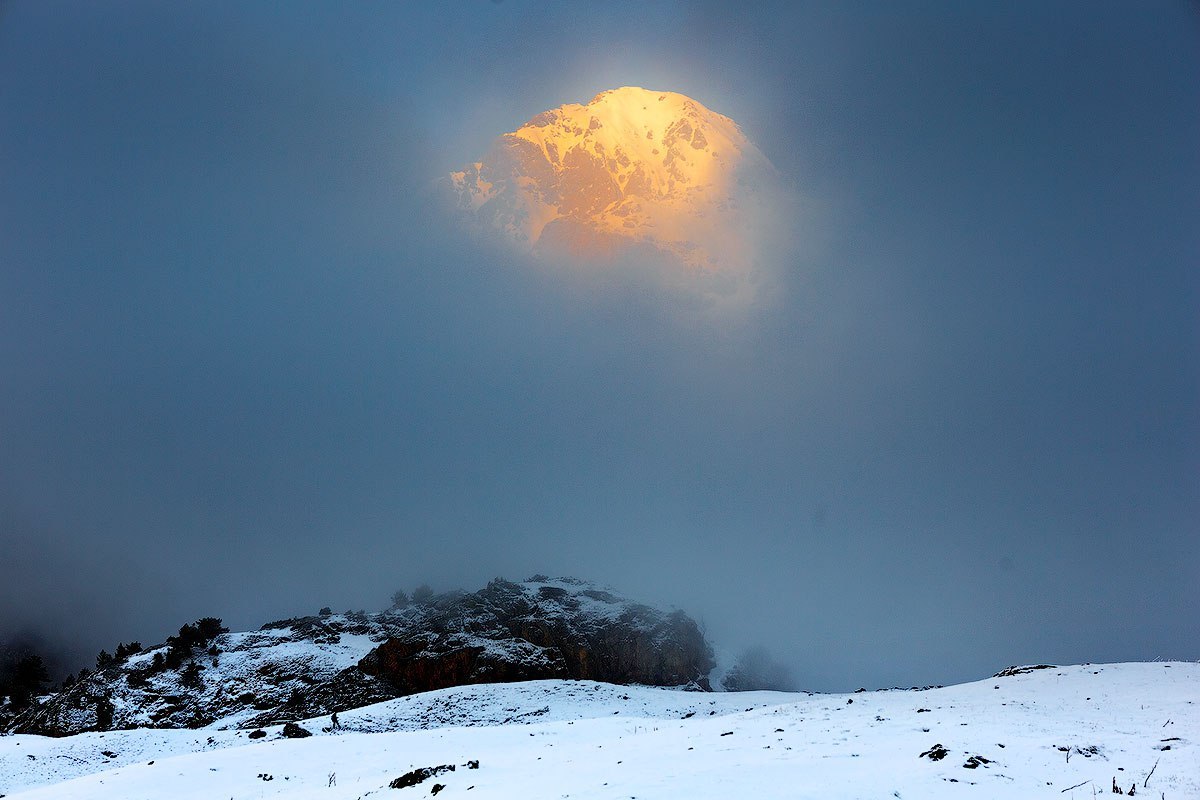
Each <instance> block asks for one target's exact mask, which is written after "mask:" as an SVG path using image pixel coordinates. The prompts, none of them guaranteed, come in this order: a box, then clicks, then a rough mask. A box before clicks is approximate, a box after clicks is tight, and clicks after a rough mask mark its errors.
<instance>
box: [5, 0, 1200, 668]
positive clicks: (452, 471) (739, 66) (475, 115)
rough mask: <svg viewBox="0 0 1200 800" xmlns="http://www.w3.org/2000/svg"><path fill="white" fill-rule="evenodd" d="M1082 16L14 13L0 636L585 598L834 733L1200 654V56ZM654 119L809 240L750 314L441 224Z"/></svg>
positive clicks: (1131, 19)
mask: <svg viewBox="0 0 1200 800" xmlns="http://www.w3.org/2000/svg"><path fill="white" fill-rule="evenodd" d="M1050 7H1051V8H1050V10H1043V4H1037V5H1030V6H1027V7H1019V8H1017V9H1016V10H1015V11H1014V12H1012V14H1011V16H1003V17H1002V16H1000V15H998V14H995V15H988V14H984V13H982V12H980V13H978V14H976V13H968V12H966V11H961V10H958V11H954V12H950V11H947V10H946V9H945V8H938V7H936V6H930V7H927V8H923V10H920V11H918V12H914V13H913V14H912V15H911V16H912V19H899V18H898V17H897V16H896V14H897V12H890V11H888V9H887V7H886V6H873V5H871V4H866V5H863V6H859V7H855V8H854V9H847V10H844V11H842V12H838V13H835V12H834V11H833V10H823V11H822V10H813V9H804V8H800V9H792V8H791V7H790V6H788V7H787V8H786V9H785V8H783V7H781V8H777V9H767V8H765V7H764V8H762V9H755V10H747V9H745V8H737V9H730V8H727V7H724V6H719V5H716V6H694V7H693V6H688V7H686V8H680V7H676V6H674V5H671V4H664V5H653V6H649V7H647V8H642V7H641V6H630V7H628V8H626V9H625V12H626V13H625V14H624V15H618V14H615V13H613V12H612V11H611V10H610V11H608V12H605V11H602V10H600V9H586V10H585V9H583V8H581V7H558V6H550V7H545V6H540V5H536V4H522V3H516V2H506V3H503V4H478V5H477V6H474V5H473V6H469V7H466V6H464V7H463V8H461V9H459V10H457V11H447V12H445V13H446V15H447V16H449V17H452V19H450V20H446V19H442V18H440V17H439V15H438V14H433V13H432V12H430V11H428V10H420V9H415V8H401V7H391V6H378V7H375V6H360V7H356V8H355V9H352V10H345V9H336V8H333V7H329V6H321V5H311V6H306V5H299V6H289V9H288V10H287V12H286V13H285V12H284V11H283V10H279V9H271V8H268V7H266V6H258V7H253V8H248V9H235V8H224V9H220V8H218V9H209V8H205V9H201V8H200V7H196V8H176V7H161V6H157V5H154V4H146V5H140V4H136V3H135V4H129V5H126V6H122V7H121V8H119V9H113V10H104V11H101V10H99V9H96V8H92V7H90V6H88V5H87V4H72V3H63V4H41V3H11V4H9V5H8V6H6V7H5V8H6V13H5V15H4V16H2V17H0V174H3V175H4V176H5V178H4V180H3V181H2V182H0V376H2V381H0V563H2V564H3V566H2V568H0V572H2V575H0V639H7V638H12V637H15V636H16V635H17V633H18V632H22V631H32V632H34V633H36V634H37V635H38V636H41V637H42V638H43V639H45V640H46V641H48V642H50V643H52V644H53V646H54V647H56V648H61V649H63V650H65V651H66V652H68V653H70V654H71V657H73V658H75V659H76V660H77V662H78V664H79V665H83V664H86V663H87V662H88V661H90V660H91V658H92V656H93V655H94V653H95V652H96V651H98V650H99V649H100V648H102V647H103V648H107V649H110V650H111V648H112V647H113V645H115V644H116V643H117V642H118V641H127V640H132V639H138V640H140V641H142V642H145V643H147V644H149V643H151V642H156V641H161V640H162V639H163V638H164V637H165V636H166V635H167V634H169V633H171V632H173V631H174V630H176V629H177V628H178V627H179V626H180V625H181V624H182V623H184V622H188V621H191V620H194V619H196V618H197V617H200V616H209V615H211V616H219V617H222V618H223V619H224V621H225V624H227V625H229V626H230V627H231V628H234V629H239V628H248V627H256V626H258V625H260V624H262V623H264V622H266V621H268V620H272V619H277V618H281V617H290V616H295V615H300V614H309V613H314V612H315V611H316V610H317V609H318V608H320V607H321V606H327V605H328V606H333V607H334V608H336V609H339V610H340V609H343V608H346V609H351V608H353V609H358V608H365V609H368V610H372V609H380V608H384V607H386V605H387V604H388V598H389V596H390V594H391V593H392V591H394V590H395V589H398V588H404V589H408V590H411V589H412V588H413V587H414V586H416V585H418V584H421V583H428V584H430V585H432V586H433V587H434V588H435V589H438V590H444V589H451V588H458V587H461V588H465V589H467V590H474V589H476V588H479V587H480V586H482V585H483V584H484V583H485V582H486V581H487V580H489V579H491V578H493V577H497V576H503V577H507V578H509V579H515V580H519V579H521V578H524V577H526V576H527V575H532V574H534V573H545V574H550V575H573V576H578V577H581V578H586V579H590V580H594V581H597V582H599V583H602V584H607V585H611V586H613V587H614V588H616V589H617V590H619V591H621V592H622V593H624V594H627V595H628V596H630V597H633V598H636V599H639V600H643V601H646V602H651V603H656V604H665V605H671V606H676V607H680V608H683V609H684V610H686V611H688V612H689V613H690V614H692V615H693V616H694V617H696V618H697V619H698V620H700V621H702V623H703V625H704V627H705V629H706V631H707V633H708V635H709V637H710V639H712V640H713V642H714V643H715V644H716V645H717V646H718V647H720V648H722V649H725V650H727V651H730V652H732V651H736V650H738V649H740V648H742V647H744V646H748V645H754V644H764V645H766V646H767V647H768V648H769V649H770V650H771V652H772V653H774V654H776V655H777V656H779V657H781V658H783V659H784V660H785V661H786V662H787V663H788V664H789V666H790V667H791V669H792V671H793V672H794V674H795V676H796V678H797V681H798V683H799V685H800V686H801V687H803V688H807V689H814V690H846V689H853V688H857V687H859V686H866V687H882V686H892V685H904V686H909V685H926V684H934V683H939V684H940V683H951V682H955V681H960V680H970V679H975V678H979V677H982V676H985V675H990V674H992V673H993V672H995V671H996V670H998V669H1000V668H1002V667H1004V666H1007V665H1009V664H1017V663H1028V662H1051V663H1053V662H1063V663H1081V662H1085V661H1120V660H1149V659H1153V658H1159V657H1162V658H1176V659H1195V658H1200V649H1198V648H1200V644H1198V641H1200V640H1198V639H1197V637H1196V633H1197V631H1196V627H1195V613H1194V612H1195V610H1196V609H1197V608H1198V607H1200V589H1198V588H1197V587H1200V581H1197V576H1198V575H1200V536H1197V533H1200V531H1197V528H1196V520H1198V519H1200V493H1198V492H1197V484H1196V475H1198V474H1200V415H1198V414H1197V409H1200V402H1198V401H1200V325H1198V324H1197V323H1198V317H1197V313H1196V312H1197V309H1198V308H1200V302H1198V301H1200V291H1198V289H1200V286H1198V279H1197V273H1196V271H1195V268H1194V267H1195V257H1196V256H1197V254H1200V235H1198V233H1197V229H1196V227H1195V225H1194V220H1195V219H1196V218H1198V216H1200V215H1198V213H1197V212H1200V156H1198V155H1197V153H1196V151H1195V148H1194V143H1195V141H1198V140H1200V103H1197V102H1196V101H1197V100H1200V88H1198V87H1197V84H1196V83H1195V81H1194V79H1191V78H1189V77H1188V76H1194V75H1195V74H1197V69H1196V68H1197V67H1198V66H1200V63H1197V62H1200V48H1197V46H1196V41H1195V37H1194V31H1195V23H1196V22H1197V19H1196V12H1195V9H1194V8H1192V7H1190V6H1186V5H1183V4H1180V5H1177V6H1176V5H1170V4H1163V5H1161V6H1160V7H1159V8H1160V11H1162V15H1161V17H1162V18H1161V19H1151V15H1134V14H1133V13H1132V12H1131V11H1130V10H1129V9H1127V8H1125V7H1122V6H1119V5H1114V6H1105V7H1104V8H1103V9H1101V10H1100V11H1099V12H1097V13H1091V12H1089V13H1088V14H1087V15H1084V14H1083V13H1082V12H1081V11H1080V10H1079V9H1078V8H1074V9H1073V8H1072V7H1071V6H1069V5H1055V4H1050ZM1085 16H1086V19H1085V18H1084V17H1085ZM667 22H669V23H670V24H669V25H668V24H666V23H667ZM1031 22H1036V23H1037V24H1030V23H1031ZM450 23H453V27H454V29H455V30H457V31H458V32H459V39H458V41H457V43H456V44H457V47H455V48H450V49H446V48H444V47H441V46H438V45H436V44H435V41H441V39H440V38H439V37H441V36H443V34H444V30H445V29H446V27H447V25H449V24H450ZM1189 26H1190V27H1189ZM581 31H582V33H581ZM664 31H665V32H664ZM1189 32H1190V33H1189ZM1062 41H1068V42H1069V45H1068V46H1066V47H1062V46H1060V43H1061V42H1062ZM1114 49H1118V50H1120V51H1121V52H1128V53H1131V54H1136V57H1134V55H1130V56H1129V57H1128V58H1122V59H1116V60H1115V59H1113V58H1112V57H1111V53H1112V52H1113V51H1114ZM464 54H466V55H464ZM622 54H624V55H625V56H627V57H622ZM628 84H633V85H645V86H649V87H652V88H663V89H673V90H676V91H681V92H684V93H687V94H689V95H692V96H694V97H696V98H697V99H698V100H701V101H702V102H704V103H705V104H707V105H708V106H709V107H711V108H713V109H714V110H716V111H719V112H720V113H723V114H727V115H729V116H731V117H732V118H734V119H735V120H737V121H738V122H739V123H740V124H742V126H743V129H744V130H745V132H746V133H747V135H748V136H749V138H750V139H751V140H753V141H754V142H756V143H757V144H758V145H759V146H760V147H761V148H762V149H763V151H764V153H766V155H767V156H768V157H769V158H770V159H771V160H772V162H773V163H774V164H775V166H776V167H777V168H778V169H779V170H780V172H781V174H782V175H783V176H784V177H785V179H786V180H787V181H789V182H790V184H791V185H792V186H793V187H794V190H795V194H796V196H797V197H799V198H801V199H802V202H800V203H799V204H798V208H799V209H800V210H799V211H797V212H795V213H796V218H795V220H794V228H793V230H792V233H793V235H794V237H792V238H788V239H787V244H786V246H783V245H781V246H779V247H778V248H774V249H773V250H772V252H773V253H774V257H773V260H774V262H775V263H774V264H773V269H772V270H771V273H770V279H769V280H765V281H764V282H763V286H762V287H761V289H760V291H759V292H758V294H756V297H755V303H754V304H753V305H751V306H750V307H748V308H744V309H739V310H738V311H737V313H732V314H730V313H720V312H719V311H718V312H716V313H714V311H713V308H711V307H710V305H709V304H706V303H704V302H697V301H696V300H697V297H700V298H703V291H704V290H703V287H701V288H699V289H697V290H696V292H688V291H681V290H680V284H679V283H670V284H664V283H663V282H661V281H653V280H643V279H639V278H638V277H637V275H636V273H632V274H631V273H630V272H629V271H628V270H625V271H621V270H616V271H613V272H612V273H609V274H599V275H597V274H589V273H584V274H580V271H579V270H577V269H561V270H559V269H555V267H554V265H553V264H550V265H547V264H545V263H533V262H531V261H529V260H528V259H523V258H521V257H520V256H519V255H517V254H514V253H510V252H505V251H503V250H500V249H496V248H492V247H488V246H487V244H486V243H484V242H481V241H478V240H477V239H475V238H472V237H470V236H465V235H463V232H462V231H461V230H460V229H458V228H456V227H455V226H454V225H453V224H452V223H451V222H450V221H448V220H446V219H444V218H443V216H442V215H441V214H440V212H439V210H438V208H437V206H436V204H435V203H433V202H431V199H430V191H431V189H430V187H431V185H432V183H433V182H434V181H435V180H436V179H437V178H438V177H440V176H441V175H444V174H445V173H446V172H447V171H448V170H450V169H453V168H457V167H458V166H459V165H460V164H462V163H466V162H468V161H470V160H471V159H474V158H478V157H479V155H481V154H482V153H483V152H484V151H485V149H486V146H487V144H488V142H490V141H491V139H493V138H494V137H495V136H497V135H499V134H500V133H503V132H505V131H508V130H513V129H514V128H515V127H516V126H517V125H519V124H520V123H522V122H523V121H524V120H526V119H528V118H529V117H531V116H533V115H534V114H536V113H538V112H540V111H543V110H545V109H547V108H550V107H553V106H556V105H558V104H561V103H565V102H579V101H584V100H586V99H587V98H588V97H590V96H591V95H593V94H595V93H596V92H597V91H599V90H602V89H606V88H612V87H614V86H620V85H628ZM683 280H684V282H685V283H686V279H683ZM66 660H67V661H69V660H70V659H69V658H67V659H66Z"/></svg>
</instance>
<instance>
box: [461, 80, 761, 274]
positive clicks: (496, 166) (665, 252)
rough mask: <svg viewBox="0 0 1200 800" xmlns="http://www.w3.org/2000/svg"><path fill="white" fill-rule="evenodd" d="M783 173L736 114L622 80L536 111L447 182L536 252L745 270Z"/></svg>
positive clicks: (495, 227)
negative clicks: (651, 258) (580, 99)
mask: <svg viewBox="0 0 1200 800" xmlns="http://www.w3.org/2000/svg"><path fill="white" fill-rule="evenodd" d="M775 182H776V173H775V170H774V168H773V167H772V166H771V164H770V163H769V162H768V160H767V159H766V157H765V156H764V155H763V154H762V153H761V152H760V151H759V150H758V148H757V147H755V146H754V145H753V144H752V143H751V142H750V141H749V140H748V139H747V138H746V136H745V135H744V134H743V133H742V131H741V129H740V128H739V127H738V125H737V124H736V123H735V122H734V121H733V120H731V119H729V118H728V117H725V116H722V115H721V114H718V113H716V112H714V111H711V110H709V109H708V108H705V107H704V106H703V105H701V104H700V103H698V102H697V101H695V100H693V99H691V98H689V97H687V96H685V95H682V94H678V93H675V92H656V91H651V90H647V89H642V88H639V87H633V86H626V87H623V88H620V89H613V90H610V91H606V92H601V93H600V94H598V95H596V96H595V97H594V98H592V100H591V101H590V102H588V103H586V104H583V105H580V104H577V103H572V104H568V105H564V106H560V107H559V108H556V109H552V110H550V111H545V112H543V113H541V114H538V115H537V116H535V117H533V118H532V119H530V120H529V121H528V122H526V123H525V124H524V125H522V126H521V127H520V128H518V129H517V130H516V131H513V132H512V133H506V134H504V135H502V136H500V137H499V138H498V139H497V140H496V141H495V143H494V144H493V145H492V147H491V149H490V150H489V151H488V153H487V154H486V155H485V156H484V157H483V159H482V160H481V161H478V162H476V163H474V164H470V165H468V166H467V167H465V168H464V169H463V170H461V171H458V172H453V173H451V174H450V176H449V179H448V182H447V184H446V185H447V187H448V189H449V193H450V194H451V196H452V198H453V201H454V204H455V205H456V207H457V209H458V210H459V211H460V212H461V213H462V214H463V215H464V216H465V217H466V218H467V219H468V221H469V222H470V223H471V224H473V225H474V226H476V227H477V228H478V229H480V230H483V231H486V232H488V233H491V234H495V235H497V236H499V237H500V238H501V239H504V240H506V241H508V242H510V243H512V244H514V245H516V246H517V247H518V248H521V249H524V250H527V251H530V252H532V253H534V254H535V255H544V256H558V255H562V254H567V255H570V256H576V257H582V258H584V259H589V260H609V259H613V258H619V257H621V256H622V255H624V254H628V253H646V254H655V255H658V256H665V257H667V258H669V259H672V260H674V261H676V262H678V263H681V264H683V265H685V266H687V267H691V268H695V269H701V270H712V271H729V270H732V271H744V270H745V269H747V268H749V267H750V266H751V265H752V263H753V262H754V261H755V259H756V256H757V252H756V244H757V242H756V228H757V227H758V223H759V222H761V220H762V219H763V218H764V216H765V215H764V213H763V210H764V209H763V205H764V204H769V202H770V201H769V199H768V196H769V194H770V191H771V189H772V187H773V184H774V183H775Z"/></svg>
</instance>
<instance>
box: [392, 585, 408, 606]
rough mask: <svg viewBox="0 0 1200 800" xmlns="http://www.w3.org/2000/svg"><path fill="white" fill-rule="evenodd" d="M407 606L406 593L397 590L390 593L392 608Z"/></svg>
mask: <svg viewBox="0 0 1200 800" xmlns="http://www.w3.org/2000/svg"><path fill="white" fill-rule="evenodd" d="M406 605H408V592H406V591H404V590H403V589H397V590H396V591H394V592H392V608H394V609H395V608H404V607H405V606H406Z"/></svg>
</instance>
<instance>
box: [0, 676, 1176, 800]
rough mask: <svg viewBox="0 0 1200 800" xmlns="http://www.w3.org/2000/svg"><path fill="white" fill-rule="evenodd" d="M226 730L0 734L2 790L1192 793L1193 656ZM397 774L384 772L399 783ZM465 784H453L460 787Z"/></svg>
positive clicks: (438, 705) (183, 794) (653, 691)
mask: <svg viewBox="0 0 1200 800" xmlns="http://www.w3.org/2000/svg"><path fill="white" fill-rule="evenodd" d="M339 722H340V726H339V728H338V729H334V728H333V724H332V718H331V717H329V716H322V717H319V718H315V719H309V720H304V721H302V722H301V723H300V725H301V726H302V727H303V728H304V729H305V730H306V731H309V732H311V733H312V735H311V736H308V737H305V738H300V739H290V738H286V737H285V736H284V734H283V730H282V728H281V727H280V726H275V727H272V728H270V729H268V730H267V731H266V732H265V734H266V735H264V736H261V737H260V738H251V734H250V733H248V732H247V731H244V730H217V729H216V728H211V727H210V728H208V729H206V730H200V731H195V730H150V729H144V730H133V731H110V732H107V733H87V734H81V735H77V736H72V737H67V738H61V739H51V738H46V737H39V736H20V735H19V736H5V737H0V795H7V796H8V797H9V798H22V800H50V799H51V798H55V799H57V798H71V799H72V800H118V799H120V800H142V799H146V798H171V799H172V800H189V798H196V799H197V800H200V799H201V798H204V800H209V799H210V798H226V797H234V798H269V797H286V798H289V800H293V799H294V800H303V799H304V798H322V800H326V799H327V800H338V799H339V798H344V799H345V800H352V799H353V800H357V799H358V798H366V797H391V796H393V793H395V797H397V798H401V799H403V798H406V797H427V796H431V795H433V794H438V795H441V796H443V797H455V796H464V795H465V796H467V797H470V798H518V797H520V798H529V797H534V798H541V797H547V798H549V797H554V798H559V797H569V798H591V799H592V800H598V799H600V798H604V799H606V800H607V799H608V798H614V799H615V798H630V797H636V798H639V800H645V799H647V798H662V799H663V800H677V798H689V799H690V798H714V799H716V798H719V799H720V800H725V799H726V798H732V797H752V798H822V799H823V800H829V799H831V798H899V800H912V799H913V798H921V799H922V800H924V799H925V798H934V799H936V798H955V799H956V800H957V799H958V798H965V797H970V798H1001V799H1006V798H1013V799H1014V800H1015V799H1017V798H1019V799H1020V800H1028V798H1031V797H1047V798H1049V797H1054V798H1066V800H1085V798H1091V799H1092V800H1094V798H1095V797H1096V796H1098V795H1100V794H1103V795H1104V796H1110V795H1111V794H1113V793H1114V787H1115V788H1116V789H1118V790H1120V792H1121V793H1122V794H1126V795H1135V796H1144V797H1153V798H1158V800H1196V798H1200V749H1198V747H1200V665H1198V664H1195V663H1180V662H1160V663H1152V664H1104V665H1085V666H1073V667H1053V668H1044V669H1014V670H1006V671H1004V672H1003V673H1001V674H1000V675H998V676H996V677H994V678H989V679H987V680H983V681H978V682H976V683H970V684H964V685H961V686H950V687H945V688H939V689H928V690H918V691H904V690H889V691H878V692H857V693H854V694H842V695H805V694H789V693H778V692H750V693H736V694H735V693H696V692H681V691H677V690H670V689H658V688H650V687H621V686H613V685H609V684H602V683H595V682H590V681H561V680H551V681H533V682H526V683H516V684H491V685H481V686H469V687H456V688H453V689H444V690H440V691H436V692H430V693H425V694H419V695H413V696H410V697H405V698H401V699H395V700H389V701H387V702H384V703H380V704H376V705H372V706H368V707H365V708H362V709H358V710H356V711H348V712H344V713H342V714H341V715H340V720H339ZM401 787H403V788H401ZM467 792H470V794H469V795H466V794H465V793H467Z"/></svg>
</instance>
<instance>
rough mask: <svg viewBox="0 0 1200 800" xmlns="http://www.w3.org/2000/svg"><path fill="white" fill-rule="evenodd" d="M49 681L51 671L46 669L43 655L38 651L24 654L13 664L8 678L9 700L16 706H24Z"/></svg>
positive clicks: (39, 692)
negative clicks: (38, 653)
mask: <svg viewBox="0 0 1200 800" xmlns="http://www.w3.org/2000/svg"><path fill="white" fill-rule="evenodd" d="M49 682H50V673H48V672H47V671H46V665H45V664H44V663H43V662H42V657H41V656H39V655H37V654H36V653H33V654H30V655H27V656H24V657H22V658H20V659H19V660H18V661H17V662H16V663H15V664H13V667H12V674H11V675H10V677H9V679H8V694H9V700H10V701H11V702H12V704H13V706H14V707H15V708H24V707H25V706H27V705H29V703H30V702H31V701H32V700H33V698H35V697H37V696H38V695H39V694H41V693H42V689H43V687H44V686H45V685H46V684H48V683H49Z"/></svg>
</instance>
